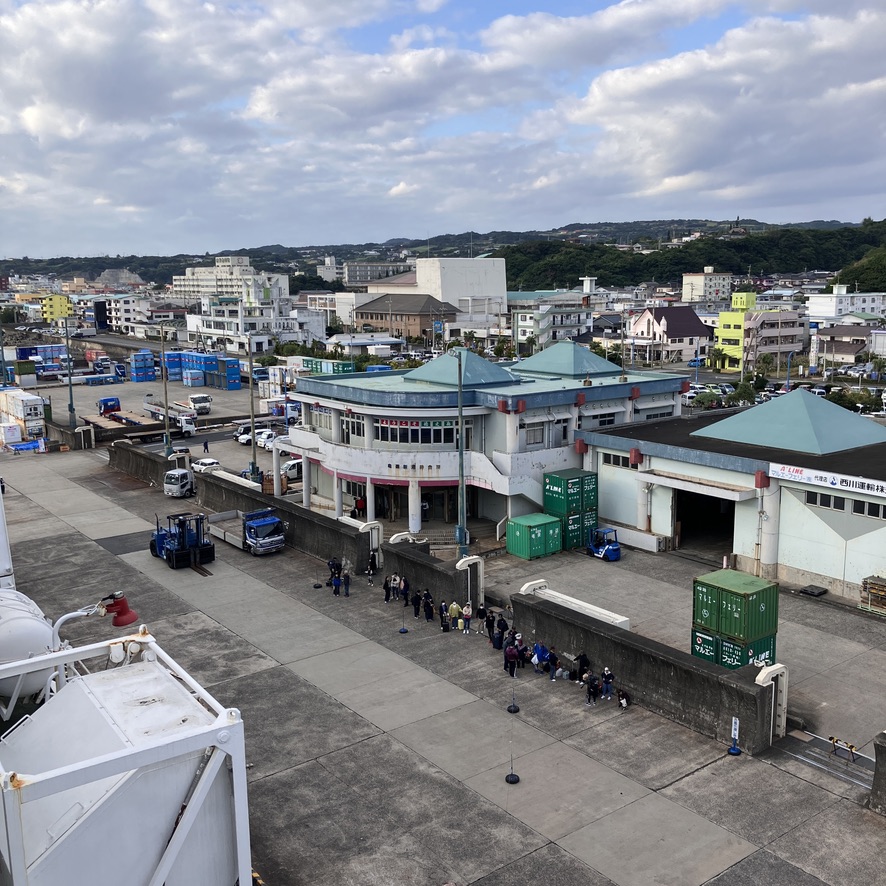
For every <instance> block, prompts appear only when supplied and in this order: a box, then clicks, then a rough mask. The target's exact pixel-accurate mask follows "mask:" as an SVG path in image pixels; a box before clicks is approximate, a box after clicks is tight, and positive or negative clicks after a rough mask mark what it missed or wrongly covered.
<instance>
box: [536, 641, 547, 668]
mask: <svg viewBox="0 0 886 886" xmlns="http://www.w3.org/2000/svg"><path fill="white" fill-rule="evenodd" d="M532 657H533V658H534V659H535V661H534V662H532V666H533V667H534V668H535V673H536V674H543V673H544V663H545V662H546V661H547V660H548V647H547V646H545V644H544V643H542V642H541V640H536V642H535V645H534V646H533V647H532Z"/></svg>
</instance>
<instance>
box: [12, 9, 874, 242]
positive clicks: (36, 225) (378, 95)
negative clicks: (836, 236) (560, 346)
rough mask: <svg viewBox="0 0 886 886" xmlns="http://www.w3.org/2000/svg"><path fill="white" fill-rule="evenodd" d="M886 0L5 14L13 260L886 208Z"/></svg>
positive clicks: (855, 216) (802, 216)
mask: <svg viewBox="0 0 886 886" xmlns="http://www.w3.org/2000/svg"><path fill="white" fill-rule="evenodd" d="M884 42H886V4H884V3H883V0H841V2H839V3H834V2H833V0H827V2H826V0H743V2H741V0H740V2H729V0H623V2H620V3H615V2H613V3H607V2H606V0H586V2H578V0H559V2H558V0H546V2H541V0H508V2H504V0H326V2H322V0H321V2H317V0H310V2H309V0H242V2H239V3H227V2H223V0H215V2H200V0H0V256H6V257H14V256H22V255H30V256H32V257H38V256H39V257H48V256H55V255H96V254H102V253H109V254H112V255H113V254H117V253H121V254H129V253H136V254H170V253H179V252H204V251H211V252H214V251H217V250H220V249H225V248H238V247H246V246H261V245H266V244H270V243H282V244H284V245H289V246H302V245H313V244H334V243H363V242H368V241H376V242H381V241H384V240H386V239H388V238H390V237H413V238H423V237H427V236H433V235H436V234H444V233H457V232H462V231H466V230H471V229H473V230H475V231H483V232H485V231H489V230H528V229H549V228H554V227H558V226H561V225H564V224H568V223H570V222H582V221H586V222H591V221H628V220H631V219H648V218H672V217H706V218H718V219H722V218H734V217H736V216H739V215H740V216H743V217H755V218H758V219H761V220H763V221H770V222H784V221H802V220H809V219H815V218H827V219H831V218H838V219H842V220H845V221H860V220H861V219H862V218H863V217H865V216H872V217H873V218H875V219H880V218H883V217H884V216H886V208H884V192H886V55H884V50H883V45H884Z"/></svg>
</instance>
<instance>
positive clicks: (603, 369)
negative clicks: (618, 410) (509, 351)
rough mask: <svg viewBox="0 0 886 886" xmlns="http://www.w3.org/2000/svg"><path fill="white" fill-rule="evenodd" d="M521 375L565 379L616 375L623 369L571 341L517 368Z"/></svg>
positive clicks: (537, 355) (539, 354) (522, 363)
mask: <svg viewBox="0 0 886 886" xmlns="http://www.w3.org/2000/svg"><path fill="white" fill-rule="evenodd" d="M515 368H516V369H517V371H519V372H520V373H521V374H522V373H526V374H527V375H556V376H561V377H564V378H587V376H589V375H591V376H600V375H614V374H616V373H619V372H621V369H620V368H619V367H618V366H616V365H615V364H614V363H610V362H609V361H608V360H604V359H603V358H602V357H600V356H599V355H598V354H595V353H594V352H593V351H590V350H588V349H587V348H583V347H582V346H581V345H577V344H576V343H575V342H571V341H560V342H557V344H555V345H551V346H550V347H549V348H545V349H544V350H543V351H539V352H538V353H537V354H533V355H532V356H531V357H527V358H526V359H525V360H521V361H520V363H518V364H517V366H516V367H515Z"/></svg>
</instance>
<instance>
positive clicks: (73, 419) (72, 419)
mask: <svg viewBox="0 0 886 886" xmlns="http://www.w3.org/2000/svg"><path fill="white" fill-rule="evenodd" d="M65 351H66V352H67V355H68V426H69V427H71V428H76V427H77V416H76V415H75V414H74V360H73V358H72V357H71V329H70V327H69V326H68V318H67V317H65ZM3 384H4V385H5V384H6V363H5V362H4V363H3Z"/></svg>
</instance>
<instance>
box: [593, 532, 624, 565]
mask: <svg viewBox="0 0 886 886" xmlns="http://www.w3.org/2000/svg"><path fill="white" fill-rule="evenodd" d="M587 552H588V556H589V557H599V558H600V559H601V560H609V561H610V562H613V561H615V560H621V545H620V544H619V543H618V533H617V532H616V531H615V530H614V529H612V528H611V527H606V528H603V529H592V530H591V531H590V533H589V534H588V547H587Z"/></svg>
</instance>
